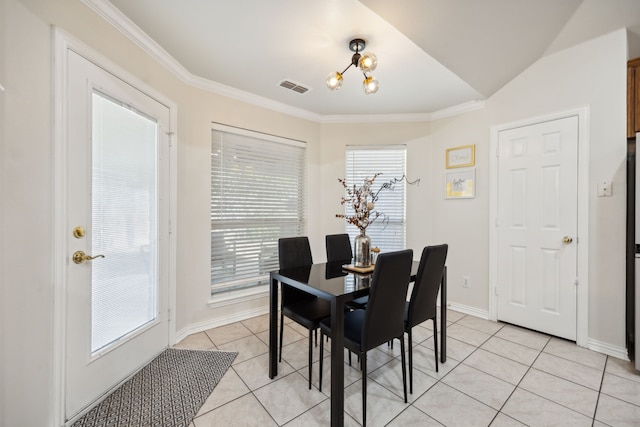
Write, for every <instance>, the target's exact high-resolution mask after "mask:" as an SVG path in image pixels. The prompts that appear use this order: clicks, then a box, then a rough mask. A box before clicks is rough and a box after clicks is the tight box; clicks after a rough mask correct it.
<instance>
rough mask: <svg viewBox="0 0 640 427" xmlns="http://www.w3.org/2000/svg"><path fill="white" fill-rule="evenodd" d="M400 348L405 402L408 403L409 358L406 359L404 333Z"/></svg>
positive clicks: (401, 337)
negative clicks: (407, 364)
mask: <svg viewBox="0 0 640 427" xmlns="http://www.w3.org/2000/svg"><path fill="white" fill-rule="evenodd" d="M409 345H411V344H409ZM400 350H401V352H402V357H401V360H402V389H403V390H404V403H407V367H406V363H407V359H405V355H404V334H402V335H401V336H400Z"/></svg>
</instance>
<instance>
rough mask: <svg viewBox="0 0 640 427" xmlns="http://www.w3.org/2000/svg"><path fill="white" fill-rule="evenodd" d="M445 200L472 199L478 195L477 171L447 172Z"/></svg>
mask: <svg viewBox="0 0 640 427" xmlns="http://www.w3.org/2000/svg"><path fill="white" fill-rule="evenodd" d="M445 185H446V188H445V198H446V199H471V198H474V197H475V194H476V170H475V168H473V169H467V170H460V171H451V172H445Z"/></svg>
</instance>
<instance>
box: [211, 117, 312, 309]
mask: <svg viewBox="0 0 640 427" xmlns="http://www.w3.org/2000/svg"><path fill="white" fill-rule="evenodd" d="M211 132H212V133H211V138H212V139H211V174H212V175H211V188H210V210H209V211H210V227H209V228H210V248H211V256H210V270H211V277H210V286H211V287H210V291H211V297H212V298H218V297H220V298H221V299H224V298H226V297H225V296H224V295H228V294H233V293H235V294H243V295H246V294H251V293H255V292H262V291H264V290H265V289H266V288H267V286H268V284H269V272H270V271H272V270H277V269H278V258H277V255H278V253H277V240H278V238H279V237H291V236H292V235H294V234H295V235H304V234H305V233H306V227H307V225H306V224H307V212H306V185H307V149H306V148H307V144H306V143H305V142H303V141H298V140H294V139H289V138H285V137H281V136H276V135H271V134H266V133H262V132H257V131H253V130H249V129H243V128H238V127H234V126H229V125H224V124H221V123H215V122H213V123H212V129H211ZM216 133H217V134H218V135H221V138H226V139H229V140H227V141H222V142H220V144H237V143H238V142H239V141H240V143H241V144H244V146H245V148H247V147H248V149H245V150H240V151H235V152H234V151H233V150H237V149H238V147H235V148H232V147H231V146H228V147H226V148H225V150H226V151H227V152H229V153H235V154H237V155H240V156H244V155H246V156H247V158H241V161H242V160H245V161H247V162H250V163H248V165H250V166H251V168H259V167H262V169H255V170H257V171H259V172H257V173H256V174H251V175H247V176H248V177H251V178H252V179H254V180H255V181H253V182H251V184H255V185H256V187H255V188H254V187H253V185H252V186H251V188H252V189H253V190H254V191H253V193H261V192H260V191H258V190H257V189H258V188H262V190H263V191H264V193H263V194H266V196H265V197H264V199H262V201H260V199H259V198H254V197H260V195H256V194H252V192H251V191H247V190H246V186H245V188H244V189H243V188H241V187H242V186H243V185H244V184H242V183H239V182H237V180H236V181H234V180H232V179H231V180H229V177H230V176H232V174H229V175H225V176H223V175H220V176H218V175H216V174H217V173H218V172H219V173H221V174H224V173H228V172H224V171H223V169H224V167H225V166H224V165H220V167H221V169H220V170H219V171H218V172H217V171H216V170H215V167H216V166H214V161H217V160H216V159H215V157H216V153H215V152H214V150H215V147H216V135H217V134H216ZM248 144H250V146H249V145H248ZM267 144H268V145H267ZM274 144H277V145H274ZM254 148H255V150H254ZM274 148H276V149H277V150H276V151H277V152H278V153H283V152H284V153H289V154H285V155H283V156H278V157H277V158H276V159H275V160H276V161H281V162H282V163H277V164H276V165H277V166H275V167H274V163H273V161H274V159H273V158H271V159H269V158H267V156H266V154H265V153H269V154H270V153H272V152H274ZM300 150H301V151H300ZM260 152H262V153H263V155H262V156H260V154H259V153H260ZM256 153H258V154H256ZM218 154H220V153H218ZM222 155H223V156H225V155H226V156H229V155H230V154H226V153H224V154H222ZM272 157H273V156H272ZM221 161H223V160H221ZM233 161H234V162H235V161H236V159H235V158H234V160H233ZM291 161H293V162H294V163H295V164H294V165H293V166H292V163H291ZM227 163H228V162H227ZM238 163H239V162H238ZM284 166H286V168H285V167H284ZM252 170H253V169H252ZM284 170H286V171H287V172H288V173H287V174H280V172H281V171H284ZM238 173H240V174H241V175H242V172H238V171H235V172H233V174H236V177H237V174H238ZM259 174H263V175H260V176H259V178H262V179H259V178H258V175H259ZM269 174H272V175H271V176H269ZM242 176H244V175H242ZM294 176H295V179H293V177H294ZM265 177H266V178H267V180H269V181H265V180H264V178H265ZM217 178H221V180H224V179H228V181H229V182H232V183H233V184H232V185H231V187H229V188H227V189H226V190H221V189H220V188H216V185H217V184H218V182H216V179H217ZM270 178H278V181H279V182H278V183H275V184H274V183H273V181H272V180H270ZM279 178H282V179H279ZM258 181H261V182H258ZM294 181H295V182H296V184H292V183H293V182H294ZM220 182H222V181H220ZM264 182H269V185H266V186H265V184H264ZM261 185H262V187H260V186H261ZM281 185H282V186H284V187H281ZM287 185H293V187H291V188H289V189H291V190H292V192H291V193H289V197H288V198H287V197H279V198H278V206H274V207H265V206H267V204H265V203H264V202H265V201H270V202H273V200H274V197H273V191H278V194H279V195H280V194H283V193H282V192H281V191H282V190H283V189H286V187H287ZM270 187H276V189H275V190H271V195H269V191H270ZM293 188H295V191H294V190H293ZM238 191H242V192H243V193H242V194H243V197H250V198H249V199H247V203H249V202H253V204H251V209H252V211H253V214H249V215H250V216H251V217H241V216H238V212H239V210H238V209H236V210H235V211H233V207H231V208H229V210H228V211H223V210H220V211H217V210H215V209H220V207H221V206H222V205H224V207H225V208H227V206H226V204H224V203H223V202H222V201H221V200H222V198H224V197H225V194H226V196H227V197H228V195H229V194H237V193H234V192H238ZM225 192H227V193H228V194H227V193H225ZM215 197H219V198H221V200H220V201H216V200H214V198H215ZM235 199H237V197H235ZM229 200H230V199H229ZM232 203H238V201H237V200H235V201H233V202H232ZM287 203H288V204H287ZM285 204H286V207H285ZM291 205H295V206H294V207H293V209H288V207H290V206H291ZM232 206H233V205H232ZM283 209H284V211H283ZM232 211H233V212H232ZM290 211H293V212H292V215H286V216H280V217H275V218H274V217H270V218H267V215H266V214H267V212H269V213H276V214H278V213H279V214H280V215H282V214H283V212H287V213H288V212H290ZM227 212H228V213H229V215H228V218H233V219H227V220H225V219H221V218H220V217H223V216H227V215H226V213H227ZM260 214H263V215H265V216H263V217H259V215H260ZM252 215H256V216H255V217H254V216H252ZM283 218H284V220H282V219H283ZM225 221H226V222H225ZM244 222H246V223H247V226H246V227H242V223H244ZM231 223H233V224H234V225H233V227H235V228H234V230H235V234H234V233H230V232H229V227H230V225H229V224H231ZM267 228H270V229H271V232H269V231H264V229H267ZM260 229H263V231H261V232H258V233H257V235H256V230H260ZM276 229H278V231H274V230H276ZM242 230H244V232H245V233H246V235H247V236H248V235H252V238H251V241H249V240H250V239H249V238H247V237H246V236H245V238H242V237H238V236H239V235H240V234H241V232H242ZM285 230H288V232H284V231H285ZM219 231H222V232H223V233H222V234H223V235H224V236H225V239H227V237H228V236H230V235H232V234H233V235H234V236H235V237H233V239H234V242H233V243H231V242H225V243H223V244H222V245H220V243H219V241H214V240H213V239H214V235H215V234H216V232H219ZM219 235H220V234H218V236H219ZM267 235H268V236H267ZM238 243H240V244H241V245H240V246H238ZM265 245H266V246H265ZM267 246H268V247H267ZM237 247H240V248H242V249H240V250H236V248H237ZM252 251H253V252H252ZM267 253H268V255H269V256H267V255H264V254H267ZM225 254H228V255H229V257H232V258H233V259H234V261H233V269H234V271H233V272H231V271H227V272H224V263H225ZM239 254H240V255H239ZM214 258H215V260H214ZM238 258H244V261H242V262H237V259H238ZM216 262H220V264H214V263H216ZM243 263H244V264H243ZM251 264H253V266H251ZM256 267H257V268H256ZM215 269H217V272H215V273H214V270H215ZM254 270H255V271H254ZM214 274H218V276H214ZM220 274H222V276H220ZM216 277H221V278H222V280H221V281H216V280H215V279H216Z"/></svg>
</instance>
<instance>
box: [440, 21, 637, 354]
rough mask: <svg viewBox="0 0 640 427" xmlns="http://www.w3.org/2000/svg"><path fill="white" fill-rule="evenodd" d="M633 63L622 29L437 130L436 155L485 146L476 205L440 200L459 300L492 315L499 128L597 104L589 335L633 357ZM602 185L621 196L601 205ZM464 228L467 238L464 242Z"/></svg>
mask: <svg viewBox="0 0 640 427" xmlns="http://www.w3.org/2000/svg"><path fill="white" fill-rule="evenodd" d="M626 55H627V53H626V32H625V31H624V30H620V31H616V32H614V33H611V34H608V35H605V36H602V37H599V38H597V39H594V40H592V41H589V42H586V43H583V44H580V45H578V46H575V47H573V48H569V49H566V50H563V51H560V52H557V53H554V54H552V55H549V56H547V57H544V58H542V59H540V60H539V61H537V62H536V63H535V64H533V65H532V66H531V67H530V68H528V69H527V70H526V71H524V72H523V73H522V74H521V75H519V76H518V77H516V78H515V79H514V80H513V81H511V82H510V83H509V84H507V85H506V86H505V87H504V88H502V89H501V90H500V91H499V92H498V93H497V94H496V95H494V96H493V97H492V98H491V99H489V100H488V101H487V103H486V108H485V109H484V110H482V111H476V112H472V113H468V114H464V115H461V116H458V117H454V118H450V119H446V120H441V121H438V122H434V123H432V128H431V129H432V132H431V139H432V143H433V153H434V154H435V155H436V157H438V156H441V153H443V152H444V150H445V149H446V148H447V147H450V146H456V145H463V144H470V143H475V144H476V165H477V176H476V179H477V184H478V185H477V190H478V195H477V196H476V199H475V200H474V201H471V202H469V203H468V206H467V207H468V209H457V208H456V207H455V206H454V203H455V204H458V203H459V201H455V202H452V201H446V200H442V199H436V202H435V205H434V209H435V211H436V212H437V213H436V215H437V216H436V218H435V223H436V224H439V225H438V226H437V227H435V236H434V237H435V238H436V239H442V240H448V241H449V242H450V244H451V246H452V247H453V248H454V249H453V251H454V252H453V253H452V254H451V257H450V258H449V260H450V261H449V262H450V263H449V265H450V268H449V300H451V301H455V302H456V303H460V304H463V305H468V306H471V307H477V308H480V309H484V310H487V309H488V305H487V302H488V283H487V282H488V254H487V251H488V247H489V241H488V233H489V229H488V227H489V223H488V222H489V221H488V208H489V194H488V192H487V190H488V185H489V165H490V162H491V159H490V155H491V153H489V128H490V127H491V126H493V125H498V124H503V123H508V122H512V121H515V120H521V119H525V118H529V117H535V116H539V115H544V114H548V113H551V112H557V111H562V110H567V109H572V108H575V107H580V106H584V105H589V107H590V112H591V126H590V129H589V132H590V142H591V150H590V159H591V161H590V165H589V168H590V180H589V183H588V184H587V185H588V187H589V189H590V190H589V194H590V200H589V211H590V224H589V234H590V252H589V276H590V277H589V279H590V283H589V327H588V336H589V338H590V340H595V341H597V342H602V343H606V344H609V345H611V346H614V347H617V348H619V349H624V347H625V340H624V334H625V327H624V298H625V291H624V288H625V248H624V241H625V225H624V224H625V212H626V211H625V206H626V182H625V180H626V178H625V161H626V138H625V129H626V122H625V120H626V110H625V108H626V61H627V57H626ZM598 181H610V182H612V183H613V196H612V197H606V198H598V197H595V194H596V193H595V190H596V183H597V182H598ZM460 225H462V226H464V227H465V228H466V230H465V231H466V233H464V234H460V230H459V229H458V228H457V227H459V226H460ZM474 230H475V231H474ZM467 233H469V234H467ZM456 234H457V235H456ZM465 234H466V235H467V236H469V237H468V238H467V237H464V235H465ZM461 248H463V249H461ZM458 251H461V252H464V253H461V252H458ZM456 252H457V253H458V254H459V255H460V257H458V256H456ZM463 274H465V275H469V276H470V277H471V283H472V285H471V287H470V288H469V289H465V288H462V287H461V277H462V275H463Z"/></svg>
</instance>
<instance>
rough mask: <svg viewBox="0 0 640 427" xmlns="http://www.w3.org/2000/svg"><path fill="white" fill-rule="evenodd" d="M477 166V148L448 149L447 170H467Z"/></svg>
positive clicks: (473, 146)
mask: <svg viewBox="0 0 640 427" xmlns="http://www.w3.org/2000/svg"><path fill="white" fill-rule="evenodd" d="M475 164H476V146H475V145H474V144H471V145H463V146H461V147H454V148H447V169H452V168H466V167H469V166H474V165H475Z"/></svg>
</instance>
